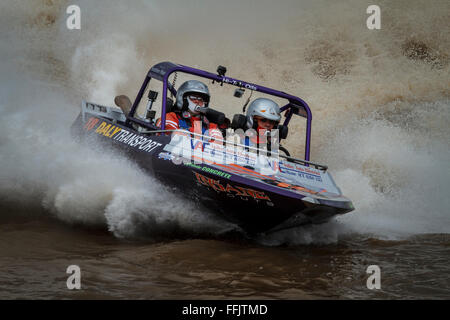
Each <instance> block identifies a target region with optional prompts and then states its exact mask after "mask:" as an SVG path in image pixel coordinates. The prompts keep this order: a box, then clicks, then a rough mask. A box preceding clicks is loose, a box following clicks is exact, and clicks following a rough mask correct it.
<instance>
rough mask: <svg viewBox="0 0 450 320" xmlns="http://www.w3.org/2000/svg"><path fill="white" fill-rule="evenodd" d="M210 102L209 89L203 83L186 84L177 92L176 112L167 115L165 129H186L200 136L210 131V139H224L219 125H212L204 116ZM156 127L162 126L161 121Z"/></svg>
mask: <svg viewBox="0 0 450 320" xmlns="http://www.w3.org/2000/svg"><path fill="white" fill-rule="evenodd" d="M209 100H210V94H209V89H208V87H207V86H206V85H205V84H204V83H203V82H200V81H197V80H189V81H186V82H184V83H183V84H182V85H181V86H180V87H179V88H178V91H177V95H176V102H175V106H174V107H175V109H176V112H169V113H167V114H166V127H165V129H166V130H177V129H185V130H188V131H190V132H195V133H198V134H205V132H206V131H208V134H209V136H210V137H213V138H216V139H222V134H221V132H220V130H219V129H218V126H217V124H215V123H211V122H210V121H209V120H208V118H207V117H206V116H205V115H204V114H203V113H204V110H205V108H208V105H209ZM156 125H157V126H159V127H160V126H161V119H158V121H157V122H156ZM200 125H201V126H200ZM200 128H201V129H200Z"/></svg>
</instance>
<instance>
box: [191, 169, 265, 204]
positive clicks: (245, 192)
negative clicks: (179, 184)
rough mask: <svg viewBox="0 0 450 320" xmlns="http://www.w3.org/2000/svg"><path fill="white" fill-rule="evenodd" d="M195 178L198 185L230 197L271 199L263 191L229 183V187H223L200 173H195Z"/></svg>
mask: <svg viewBox="0 0 450 320" xmlns="http://www.w3.org/2000/svg"><path fill="white" fill-rule="evenodd" d="M194 174H195V177H196V179H197V183H199V184H201V185H203V186H206V187H209V188H212V189H213V190H214V191H216V192H219V193H220V192H224V193H226V194H228V195H230V196H240V197H244V198H253V199H255V200H268V201H270V198H269V197H268V196H267V195H266V194H265V192H263V191H257V190H253V189H250V188H244V187H239V186H235V185H232V184H230V183H227V185H226V186H225V185H223V184H221V183H220V181H219V180H214V179H212V178H208V177H206V176H204V175H202V174H200V173H198V172H194Z"/></svg>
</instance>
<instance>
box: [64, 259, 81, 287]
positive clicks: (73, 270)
mask: <svg viewBox="0 0 450 320" xmlns="http://www.w3.org/2000/svg"><path fill="white" fill-rule="evenodd" d="M66 273H68V274H70V276H69V277H68V278H67V281H66V285H67V289H69V290H73V289H77V290H80V289H81V269H80V267H79V266H77V265H76V264H72V265H70V266H68V267H67V270H66Z"/></svg>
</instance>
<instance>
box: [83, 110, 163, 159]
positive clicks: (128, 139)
mask: <svg viewBox="0 0 450 320" xmlns="http://www.w3.org/2000/svg"><path fill="white" fill-rule="evenodd" d="M99 122H100V119H98V118H95V117H92V118H90V119H89V120H88V121H86V124H85V125H84V129H85V130H87V131H91V130H94V128H95V131H94V132H95V133H97V134H100V135H103V136H105V137H107V138H110V139H113V140H116V141H118V142H121V143H125V144H127V145H129V146H130V147H133V148H137V149H139V150H141V151H145V152H152V151H153V150H154V149H156V148H157V147H159V146H162V143H159V142H156V141H153V140H152V139H150V138H147V137H144V136H141V135H139V134H135V133H133V132H130V131H128V130H125V129H123V128H121V127H118V126H116V125H114V124H111V123H108V122H106V121H102V122H101V123H100V124H99V125H98V126H97V124H98V123H99Z"/></svg>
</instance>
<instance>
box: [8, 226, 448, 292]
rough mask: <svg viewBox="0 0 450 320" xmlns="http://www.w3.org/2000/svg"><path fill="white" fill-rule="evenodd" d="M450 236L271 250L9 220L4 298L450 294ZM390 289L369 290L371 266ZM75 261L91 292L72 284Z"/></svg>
mask: <svg viewBox="0 0 450 320" xmlns="http://www.w3.org/2000/svg"><path fill="white" fill-rule="evenodd" d="M449 253H450V237H449V236H448V235H442V234H430V235H421V236H414V237H410V238H408V239H405V240H401V241H394V240H390V241H389V240H378V239H374V238H368V237H364V236H358V235H353V236H345V237H342V238H340V239H339V240H338V241H337V242H336V243H333V244H321V245H317V244H309V245H284V246H276V247H269V246H264V245H261V244H258V243H255V242H252V241H248V240H244V239H239V238H236V237H235V236H233V237H228V239H183V240H170V241H160V242H154V241H152V242H149V241H143V240H140V241H125V240H120V239H117V238H115V237H114V236H113V235H112V234H111V233H109V232H107V231H104V230H98V229H86V228H83V227H79V226H78V227H76V226H72V227H71V226H68V225H65V224H62V223H61V222H59V221H56V220H53V219H49V218H45V217H41V218H39V219H30V218H23V219H19V220H18V219H13V220H9V221H2V223H1V225H0V255H1V259H0V298H1V299H449V298H450V277H449V267H448V266H449V265H450V254H449ZM374 264H375V265H378V266H379V267H380V269H381V289H379V290H378V289H373V290H369V289H368V288H367V285H366V282H367V280H368V277H369V274H368V273H366V270H367V267H368V266H369V265H374ZM69 265H78V266H79V267H80V270H81V289H80V290H69V289H68V288H67V285H66V281H67V278H68V277H69V276H70V275H69V274H67V273H66V269H67V267H68V266H69Z"/></svg>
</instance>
